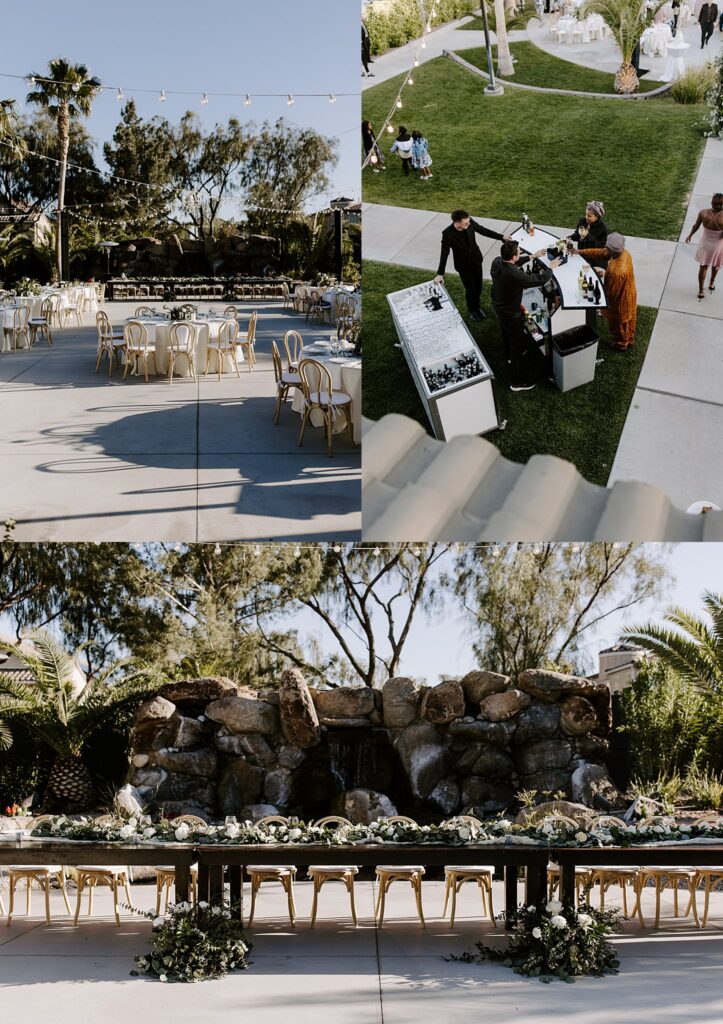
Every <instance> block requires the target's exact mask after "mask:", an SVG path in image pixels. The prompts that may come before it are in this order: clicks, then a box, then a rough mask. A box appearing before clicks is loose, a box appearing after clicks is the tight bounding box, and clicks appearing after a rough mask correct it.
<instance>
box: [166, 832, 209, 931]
mask: <svg viewBox="0 0 723 1024" xmlns="http://www.w3.org/2000/svg"><path fill="white" fill-rule="evenodd" d="M206 824H207V823H206V822H205V821H204V820H203V818H199V817H198V815H196V814H181V815H180V816H179V817H178V818H174V819H173V820H172V821H171V827H172V828H178V826H179V825H192V826H195V827H199V826H204V827H205V825H206ZM155 872H156V915H158V914H160V912H161V901H162V900H163V911H164V913H165V911H166V910H168V903H169V900H170V896H171V886H175V884H176V869H175V868H173V867H160V868H156V869H155ZM197 893H198V864H192V865H191V899H192V900H193V904H194V906H195V904H196V899H197ZM164 896H165V899H164Z"/></svg>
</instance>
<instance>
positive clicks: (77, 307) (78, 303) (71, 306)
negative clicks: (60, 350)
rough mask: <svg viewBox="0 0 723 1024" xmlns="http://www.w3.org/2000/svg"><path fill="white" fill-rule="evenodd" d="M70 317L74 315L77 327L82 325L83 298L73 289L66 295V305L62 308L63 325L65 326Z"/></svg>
mask: <svg viewBox="0 0 723 1024" xmlns="http://www.w3.org/2000/svg"><path fill="white" fill-rule="evenodd" d="M71 317H75V322H76V324H77V325H78V327H82V326H83V299H82V297H81V295H80V293H79V292H78V291H77V290H75V291H72V292H71V293H70V295H69V296H68V305H67V306H65V307H64V308H63V326H64V327H66V326H67V324H68V321H69V320H70V319H71Z"/></svg>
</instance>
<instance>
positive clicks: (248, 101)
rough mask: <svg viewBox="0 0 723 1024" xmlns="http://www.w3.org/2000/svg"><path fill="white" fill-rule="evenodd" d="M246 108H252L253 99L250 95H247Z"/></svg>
mask: <svg viewBox="0 0 723 1024" xmlns="http://www.w3.org/2000/svg"><path fill="white" fill-rule="evenodd" d="M244 106H245V107H250V106H251V97H250V96H249V94H248V93H246V99H245V100H244Z"/></svg>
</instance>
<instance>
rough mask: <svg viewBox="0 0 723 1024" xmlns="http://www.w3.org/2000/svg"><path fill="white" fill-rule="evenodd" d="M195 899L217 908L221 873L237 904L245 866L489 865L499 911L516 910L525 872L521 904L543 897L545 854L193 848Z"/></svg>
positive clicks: (490, 849)
mask: <svg viewBox="0 0 723 1024" xmlns="http://www.w3.org/2000/svg"><path fill="white" fill-rule="evenodd" d="M197 853H198V893H199V899H205V900H208V901H209V902H220V901H221V899H222V898H223V891H224V890H223V886H224V870H225V869H228V876H229V885H230V895H231V902H232V903H237V902H238V903H239V904H240V902H241V882H242V870H243V868H245V867H246V866H247V865H249V864H293V865H295V866H296V867H308V866H309V865H310V864H355V865H357V866H358V867H375V866H376V865H377V864H394V865H402V864H423V865H424V866H425V867H443V866H444V865H445V864H460V865H467V864H469V865H474V864H490V865H494V866H495V868H500V867H501V868H504V875H505V910H506V912H509V911H511V910H514V908H515V907H516V906H517V870H518V868H519V867H524V868H526V875H525V878H526V880H525V886H526V896H525V899H526V902H527V903H537V902H539V901H540V900H542V899H543V898H544V897H545V893H546V891H547V890H546V887H547V862H548V857H549V850H548V849H547V848H546V847H543V846H503V845H494V846H493V845H489V844H487V845H483V846H473V845H471V844H470V845H465V846H441V845H440V846H431V845H426V844H425V845H423V846H414V845H412V844H409V843H403V844H401V843H400V844H396V843H390V844H386V843H384V844H379V845H373V844H359V845H348V846H314V845H307V844H301V845H292V844H279V845H266V844H264V845H263V846H258V845H253V846H241V845H238V846H215V845H214V846H199V847H198V848H197Z"/></svg>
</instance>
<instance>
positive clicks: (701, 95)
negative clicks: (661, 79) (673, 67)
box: [670, 64, 716, 103]
mask: <svg viewBox="0 0 723 1024" xmlns="http://www.w3.org/2000/svg"><path fill="white" fill-rule="evenodd" d="M715 80H716V74H715V68H714V66H713V65H712V64H703V65H701V66H699V67H689V68H686V70H685V73H684V74H682V75H681V76H680V78H678V79H676V80H675V82H673V85H672V87H671V89H670V95H671V96H672V97H673V99H674V100H675V102H676V103H703V102H704V101H705V98H706V96H707V94H708V93H709V92H710V90H711V89H712V88H713V86H714V85H715Z"/></svg>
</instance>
